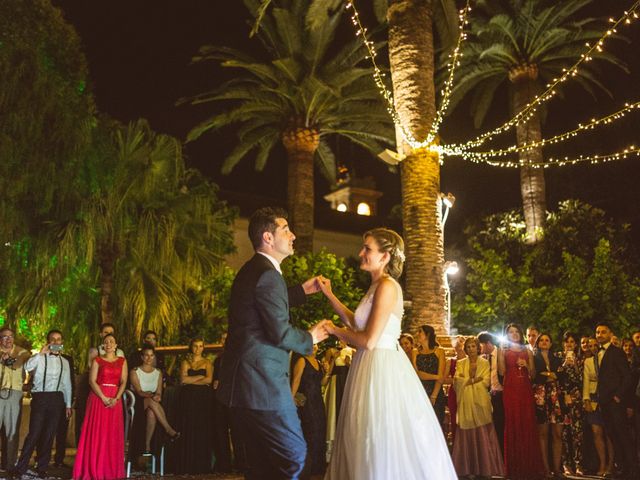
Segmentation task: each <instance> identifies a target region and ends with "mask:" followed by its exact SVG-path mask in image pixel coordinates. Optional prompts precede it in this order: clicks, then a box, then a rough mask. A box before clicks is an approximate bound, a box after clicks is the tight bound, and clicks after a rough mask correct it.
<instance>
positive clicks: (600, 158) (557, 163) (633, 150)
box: [457, 145, 640, 169]
mask: <svg viewBox="0 0 640 480" xmlns="http://www.w3.org/2000/svg"><path fill="white" fill-rule="evenodd" d="M457 156H459V157H461V158H462V159H463V160H467V161H470V162H473V163H478V164H486V165H491V166H492V167H501V168H521V167H522V166H523V165H524V166H527V167H532V168H544V169H546V168H551V167H564V166H566V165H577V164H579V163H591V164H594V165H595V164H598V163H606V162H613V161H616V160H624V159H626V158H629V157H633V156H640V147H636V146H635V145H631V146H629V147H627V148H625V149H624V150H621V151H619V152H614V153H608V154H604V155H580V156H578V157H574V158H570V157H563V158H553V157H552V158H549V159H548V160H545V161H544V162H539V163H535V162H521V161H512V160H508V161H495V160H491V159H489V158H480V157H475V156H473V155H469V154H468V153H460V154H459V155H457Z"/></svg>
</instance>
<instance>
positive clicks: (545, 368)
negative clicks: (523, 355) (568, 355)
mask: <svg viewBox="0 0 640 480" xmlns="http://www.w3.org/2000/svg"><path fill="white" fill-rule="evenodd" d="M534 347H535V352H536V353H535V355H534V358H533V360H534V366H535V371H536V376H535V377H534V379H533V395H534V398H535V402H536V420H537V422H538V436H539V439H540V451H541V453H542V464H543V465H544V469H545V471H546V473H547V475H550V476H554V475H558V476H559V475H561V463H562V428H563V427H564V411H563V410H564V405H563V402H564V400H563V398H562V394H561V392H560V383H559V381H558V379H559V372H558V369H559V368H560V366H561V365H562V360H561V359H560V358H558V357H557V356H555V355H554V354H553V350H552V343H551V336H550V335H549V334H548V333H546V332H543V333H540V334H539V335H538V337H537V338H536V342H535V344H534ZM549 443H551V461H549V458H548V452H549Z"/></svg>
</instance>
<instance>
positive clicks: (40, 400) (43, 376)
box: [14, 330, 72, 478]
mask: <svg viewBox="0 0 640 480" xmlns="http://www.w3.org/2000/svg"><path fill="white" fill-rule="evenodd" d="M62 348H63V344H62V332H60V331H59V330H51V331H50V332H49V333H48V334H47V342H46V343H45V345H44V346H43V347H42V349H41V350H40V352H39V353H36V354H35V355H34V356H32V357H31V358H30V359H29V360H27V362H26V363H25V365H24V369H25V370H26V371H27V372H30V373H31V375H33V387H32V389H31V415H30V418H29V434H28V435H27V438H25V440H24V443H23V445H22V452H21V454H20V459H19V460H18V463H17V464H16V466H15V469H14V473H15V474H18V475H24V474H25V473H27V469H28V468H29V460H30V459H31V455H32V454H33V452H34V450H35V449H36V447H37V448H38V452H37V457H36V470H35V472H33V474H35V475H36V476H38V477H40V478H46V476H47V467H48V466H49V461H50V460H51V446H52V445H53V438H54V437H55V434H56V430H57V428H58V423H59V421H60V415H62V414H63V412H64V415H66V418H69V417H70V416H71V401H72V397H71V370H70V368H69V362H68V361H67V359H66V358H64V357H63V356H62V355H61V352H62Z"/></svg>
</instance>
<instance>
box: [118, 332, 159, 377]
mask: <svg viewBox="0 0 640 480" xmlns="http://www.w3.org/2000/svg"><path fill="white" fill-rule="evenodd" d="M147 345H149V346H151V347H153V349H154V356H153V361H154V364H153V366H154V367H155V368H157V369H158V370H160V372H162V374H163V377H164V373H165V371H166V366H165V358H164V353H163V352H159V351H157V350H156V348H157V347H158V334H157V333H156V332H155V331H153V330H147V331H146V332H144V333H143V334H142V342H141V343H140V347H137V348H135V349H134V350H133V351H132V352H131V353H130V354H129V355H128V356H127V362H128V363H129V369H130V370H133V369H134V368H136V367H139V366H140V365H142V355H141V350H142V347H145V346H147Z"/></svg>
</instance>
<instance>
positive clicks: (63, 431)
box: [53, 353, 76, 468]
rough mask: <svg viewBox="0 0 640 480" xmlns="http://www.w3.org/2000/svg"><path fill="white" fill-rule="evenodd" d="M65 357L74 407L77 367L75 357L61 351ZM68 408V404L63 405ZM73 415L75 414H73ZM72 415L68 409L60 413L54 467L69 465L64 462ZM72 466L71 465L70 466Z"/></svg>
mask: <svg viewBox="0 0 640 480" xmlns="http://www.w3.org/2000/svg"><path fill="white" fill-rule="evenodd" d="M60 355H62V357H63V358H65V359H66V360H67V362H69V375H70V376H71V405H72V407H73V405H74V403H75V398H76V369H75V364H74V362H73V357H72V356H71V355H67V354H66V353H61V354H60ZM63 408H64V409H65V410H66V406H65V407H63ZM72 416H73V415H72ZM70 420H71V417H67V415H66V411H63V412H62V413H61V415H60V421H59V422H58V428H57V430H56V435H55V443H56V453H55V455H54V457H53V466H54V467H58V468H59V467H65V468H66V467H68V466H67V465H66V464H65V463H64V458H65V456H66V455H67V432H68V430H69V422H70ZM69 468H70V467H69Z"/></svg>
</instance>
